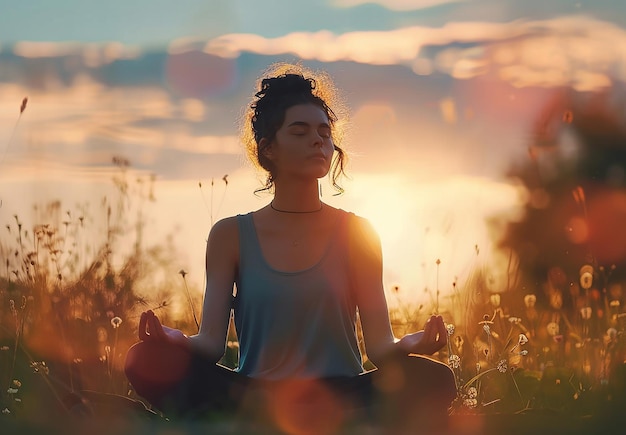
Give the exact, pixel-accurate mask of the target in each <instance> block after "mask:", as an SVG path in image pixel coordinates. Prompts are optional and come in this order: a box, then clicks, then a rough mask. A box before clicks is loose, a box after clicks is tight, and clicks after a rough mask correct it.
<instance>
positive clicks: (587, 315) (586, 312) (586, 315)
mask: <svg viewBox="0 0 626 435" xmlns="http://www.w3.org/2000/svg"><path fill="white" fill-rule="evenodd" d="M591 313H592V310H591V307H583V308H581V309H580V315H581V316H582V318H583V319H584V320H589V319H591Z"/></svg>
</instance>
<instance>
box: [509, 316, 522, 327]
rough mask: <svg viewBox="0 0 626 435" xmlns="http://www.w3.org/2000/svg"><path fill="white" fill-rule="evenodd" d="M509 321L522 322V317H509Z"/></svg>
mask: <svg viewBox="0 0 626 435" xmlns="http://www.w3.org/2000/svg"><path fill="white" fill-rule="evenodd" d="M509 322H510V323H512V324H514V325H517V324H519V323H521V322H522V319H520V318H519V317H509Z"/></svg>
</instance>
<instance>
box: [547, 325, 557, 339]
mask: <svg viewBox="0 0 626 435" xmlns="http://www.w3.org/2000/svg"><path fill="white" fill-rule="evenodd" d="M546 329H547V330H548V334H550V335H552V336H555V335H557V334H558V333H559V324H558V323H555V322H550V323H548V324H547V325H546Z"/></svg>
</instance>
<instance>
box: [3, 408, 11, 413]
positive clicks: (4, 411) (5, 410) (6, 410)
mask: <svg viewBox="0 0 626 435" xmlns="http://www.w3.org/2000/svg"><path fill="white" fill-rule="evenodd" d="M2 413H3V414H10V413H11V411H9V408H4V409H3V410H2Z"/></svg>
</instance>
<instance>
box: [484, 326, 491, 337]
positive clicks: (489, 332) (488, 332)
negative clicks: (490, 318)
mask: <svg viewBox="0 0 626 435" xmlns="http://www.w3.org/2000/svg"><path fill="white" fill-rule="evenodd" d="M483 329H484V331H485V333H486V334H487V335H491V328H490V327H489V325H487V324H486V323H485V324H483Z"/></svg>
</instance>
